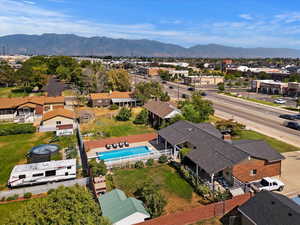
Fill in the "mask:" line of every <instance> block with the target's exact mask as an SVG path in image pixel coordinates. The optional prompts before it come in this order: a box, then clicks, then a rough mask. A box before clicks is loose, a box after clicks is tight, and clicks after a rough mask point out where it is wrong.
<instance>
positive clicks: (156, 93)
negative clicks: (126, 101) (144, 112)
mask: <svg viewBox="0 0 300 225" xmlns="http://www.w3.org/2000/svg"><path fill="white" fill-rule="evenodd" d="M134 95H135V97H136V98H137V99H138V100H140V101H141V102H142V103H145V102H147V101H148V100H150V99H152V98H155V99H161V96H163V95H165V94H164V92H163V87H162V86H161V84H160V83H158V82H156V81H150V82H140V83H138V84H136V87H135V91H134Z"/></svg>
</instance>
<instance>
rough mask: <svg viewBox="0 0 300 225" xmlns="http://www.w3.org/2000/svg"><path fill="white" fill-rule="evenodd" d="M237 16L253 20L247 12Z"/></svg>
mask: <svg viewBox="0 0 300 225" xmlns="http://www.w3.org/2000/svg"><path fill="white" fill-rule="evenodd" d="M239 17H241V18H242V19H245V20H253V17H252V16H251V15H249V14H240V15H239Z"/></svg>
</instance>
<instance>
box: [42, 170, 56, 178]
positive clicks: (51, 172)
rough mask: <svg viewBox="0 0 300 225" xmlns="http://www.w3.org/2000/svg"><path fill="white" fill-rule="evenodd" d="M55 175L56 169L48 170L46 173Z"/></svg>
mask: <svg viewBox="0 0 300 225" xmlns="http://www.w3.org/2000/svg"><path fill="white" fill-rule="evenodd" d="M55 175H56V170H48V171H46V173H45V176H46V177H50V176H55Z"/></svg>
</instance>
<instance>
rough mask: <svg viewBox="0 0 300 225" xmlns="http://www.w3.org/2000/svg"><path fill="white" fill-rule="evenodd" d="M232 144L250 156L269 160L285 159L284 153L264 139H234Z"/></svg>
mask: <svg viewBox="0 0 300 225" xmlns="http://www.w3.org/2000/svg"><path fill="white" fill-rule="evenodd" d="M232 144H233V145H235V146H236V147H238V148H239V149H241V150H242V151H244V152H246V153H248V154H249V155H250V156H252V157H254V158H258V159H264V160H267V161H268V162H276V161H280V160H283V159H285V158H284V156H283V155H281V154H280V153H278V152H277V151H275V150H274V149H273V148H271V147H270V145H268V144H267V143H266V142H265V141H262V140H240V141H233V142H232Z"/></svg>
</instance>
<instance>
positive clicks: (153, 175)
mask: <svg viewBox="0 0 300 225" xmlns="http://www.w3.org/2000/svg"><path fill="white" fill-rule="evenodd" d="M113 180H114V184H115V185H116V187H118V188H120V189H122V190H123V191H125V192H126V193H127V194H128V195H133V193H134V192H135V191H136V190H137V188H138V187H139V186H140V185H142V184H143V183H144V182H150V183H155V184H158V185H159V186H160V187H161V188H162V189H163V190H164V191H165V192H169V193H170V194H171V193H172V194H175V195H177V196H178V197H180V198H184V199H187V200H190V199H191V198H192V193H193V188H192V187H191V186H190V184H189V183H187V182H186V181H185V180H184V179H182V178H181V177H180V176H179V175H178V173H177V172H176V171H175V170H174V169H173V168H171V167H170V166H168V165H158V166H156V167H151V168H143V169H121V170H117V171H115V172H114V176H113Z"/></svg>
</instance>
